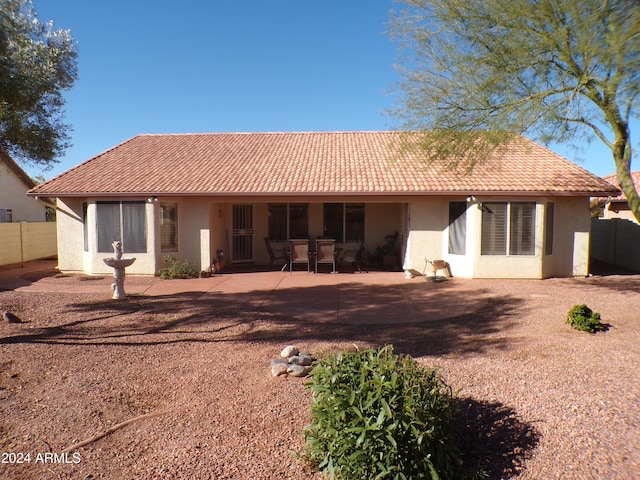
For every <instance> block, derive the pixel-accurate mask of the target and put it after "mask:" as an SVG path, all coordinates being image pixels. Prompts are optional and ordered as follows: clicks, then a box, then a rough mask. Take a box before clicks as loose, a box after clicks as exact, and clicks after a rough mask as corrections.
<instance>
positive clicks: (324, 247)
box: [315, 239, 336, 273]
mask: <svg viewBox="0 0 640 480" xmlns="http://www.w3.org/2000/svg"><path fill="white" fill-rule="evenodd" d="M315 257H316V273H318V264H319V263H326V264H330V265H331V273H336V241H335V240H334V239H317V240H316V252H315Z"/></svg>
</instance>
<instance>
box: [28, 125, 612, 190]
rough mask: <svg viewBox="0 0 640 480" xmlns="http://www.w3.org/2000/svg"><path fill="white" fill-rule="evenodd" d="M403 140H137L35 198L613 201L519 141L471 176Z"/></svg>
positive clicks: (332, 136)
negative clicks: (475, 196)
mask: <svg viewBox="0 0 640 480" xmlns="http://www.w3.org/2000/svg"><path fill="white" fill-rule="evenodd" d="M401 135H403V134H402V133H401V132H306V133H304V132H294V133H210V134H163V135H139V136H136V137H134V138H132V139H130V140H127V141H125V142H124V143H122V144H120V145H117V146H115V147H113V148H111V149H109V150H107V151H106V152H103V153H101V154H99V155H97V156H95V157H93V158H91V159H90V160H87V161H86V162H84V163H82V164H80V165H78V166H76V167H75V168H72V169H70V170H68V171H67V172H65V173H63V174H61V175H59V176H57V177H56V178H54V179H51V180H49V181H48V182H45V183H43V184H41V185H39V186H37V187H36V188H34V189H32V190H31V191H30V195H47V196H58V197H64V196H126V195H132V196H135V195H227V196H228V195H238V196H239V195H262V196H271V195H273V196H276V195H295V194H305V195H330V194H341V195H345V194H346V195H349V194H357V195H393V194H396V195H403V194H419V195H433V194H465V193H466V194H469V193H482V192H486V193H494V194H505V193H510V194H522V195H524V194H549V195H576V196H596V195H612V194H616V195H617V193H618V192H617V189H615V188H614V187H612V186H611V185H610V184H608V183H606V182H604V181H603V180H602V179H600V178H598V177H596V176H595V175H593V174H591V173H589V172H587V171H586V170H584V169H582V168H580V167H578V166H577V165H575V164H573V163H571V162H569V161H568V160H566V159H564V158H562V157H560V156H559V155H557V154H555V153H553V152H551V151H550V150H548V149H547V148H544V147H542V146H540V145H538V144H536V143H535V142H533V141H531V140H528V139H526V138H524V137H518V138H517V139H516V140H515V141H514V142H513V144H512V145H510V146H509V149H508V151H509V155H508V156H505V157H504V158H496V157H494V158H491V159H489V160H487V161H486V162H485V163H483V164H481V165H479V166H477V167H476V168H475V169H474V170H473V173H471V174H470V175H465V174H463V173H460V172H456V171H451V170H445V169H444V168H442V167H440V166H437V165H428V164H427V163H426V162H425V161H424V159H423V158H421V156H420V155H419V154H418V153H416V152H413V153H410V152H408V151H406V150H404V151H402V152H401V151H400V150H399V149H398V145H399V141H400V140H401V138H402V137H401Z"/></svg>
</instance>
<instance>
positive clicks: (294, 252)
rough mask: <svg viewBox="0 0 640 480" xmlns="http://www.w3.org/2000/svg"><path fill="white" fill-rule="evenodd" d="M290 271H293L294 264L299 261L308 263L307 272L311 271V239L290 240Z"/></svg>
mask: <svg viewBox="0 0 640 480" xmlns="http://www.w3.org/2000/svg"><path fill="white" fill-rule="evenodd" d="M289 247H290V248H289V273H293V266H294V265H295V264H298V263H306V264H307V273H309V272H310V271H311V258H310V257H311V252H309V239H308V238H305V239H295V240H290V241H289Z"/></svg>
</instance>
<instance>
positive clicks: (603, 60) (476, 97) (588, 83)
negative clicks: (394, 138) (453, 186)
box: [390, 0, 640, 221]
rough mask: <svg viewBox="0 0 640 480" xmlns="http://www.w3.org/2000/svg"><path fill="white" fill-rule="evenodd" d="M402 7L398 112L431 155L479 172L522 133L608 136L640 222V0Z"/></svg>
mask: <svg viewBox="0 0 640 480" xmlns="http://www.w3.org/2000/svg"><path fill="white" fill-rule="evenodd" d="M401 3H403V4H404V5H403V7H402V8H401V9H399V10H398V11H396V12H394V13H393V14H392V17H391V22H390V24H391V32H392V33H393V34H394V36H395V37H396V38H397V39H398V40H399V41H400V42H401V43H402V44H403V46H405V47H406V48H407V49H408V52H409V54H408V55H406V56H405V57H404V60H403V61H402V62H401V64H400V66H399V71H400V74H401V76H402V78H403V81H402V82H401V83H400V87H401V92H402V96H401V100H400V102H399V105H398V107H397V109H396V110H395V112H394V113H395V114H396V115H397V116H398V118H399V119H400V120H401V124H402V127H403V128H405V129H408V130H419V131H423V132H424V136H423V139H422V145H421V146H422V147H423V148H425V150H428V151H429V152H431V155H432V160H438V161H446V160H447V159H460V158H462V159H463V160H464V161H466V162H469V164H468V165H467V167H469V168H472V167H473V164H474V163H475V162H477V161H482V158H483V155H486V153H487V152H488V151H491V150H492V149H494V148H499V145H500V144H503V143H504V141H505V140H507V139H508V138H509V136H510V135H513V134H515V133H521V134H525V135H527V136H530V137H533V138H535V139H536V140H538V141H541V142H542V143H545V144H549V143H552V142H553V143H566V144H569V145H579V144H580V143H584V142H588V141H591V140H593V139H596V140H598V139H599V140H600V141H602V142H604V144H605V145H607V146H608V147H609V148H610V149H611V152H612V156H613V160H614V162H615V168H616V172H617V175H618V180H619V184H620V188H621V190H622V191H623V192H624V193H625V194H626V197H627V199H628V202H629V206H630V207H631V210H632V211H633V213H634V215H635V217H636V218H637V219H638V220H639V221H640V198H639V197H638V192H637V190H636V188H635V187H634V184H633V181H632V178H631V173H630V172H631V150H632V149H631V147H632V142H631V130H630V120H631V119H632V118H633V117H634V116H635V117H636V118H637V115H638V109H639V107H640V95H639V94H640V4H639V3H638V0H447V1H442V0H401ZM481 132H485V133H481ZM479 140H482V141H479ZM478 145H482V146H483V148H480V149H479V148H478ZM454 153H455V155H453V154H454ZM485 158H486V157H485Z"/></svg>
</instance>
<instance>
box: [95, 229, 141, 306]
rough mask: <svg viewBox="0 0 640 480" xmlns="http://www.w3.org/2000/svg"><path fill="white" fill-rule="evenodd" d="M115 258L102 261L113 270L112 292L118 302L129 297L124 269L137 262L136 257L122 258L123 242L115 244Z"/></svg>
mask: <svg viewBox="0 0 640 480" xmlns="http://www.w3.org/2000/svg"><path fill="white" fill-rule="evenodd" d="M111 245H113V255H114V256H113V257H109V258H103V259H102V261H103V262H104V263H105V264H107V265H108V266H109V267H111V268H113V279H114V282H113V283H112V284H111V290H113V297H111V298H114V299H116V300H118V299H120V298H125V297H126V296H127V295H126V294H125V293H124V269H125V268H127V267H128V266H130V265H131V264H132V263H133V262H135V261H136V259H135V258H134V257H129V258H122V242H120V241H116V242H113V243H112V244H111Z"/></svg>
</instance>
